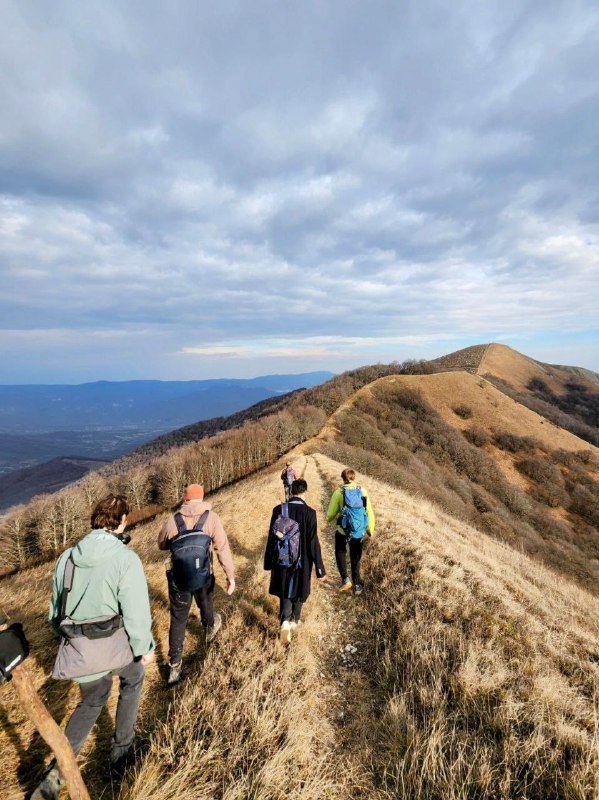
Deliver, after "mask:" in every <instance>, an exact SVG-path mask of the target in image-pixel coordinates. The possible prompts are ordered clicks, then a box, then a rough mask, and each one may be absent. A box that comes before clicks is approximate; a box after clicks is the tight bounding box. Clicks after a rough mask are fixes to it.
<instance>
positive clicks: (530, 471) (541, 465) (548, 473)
mask: <svg viewBox="0 0 599 800" xmlns="http://www.w3.org/2000/svg"><path fill="white" fill-rule="evenodd" d="M516 468H517V469H518V470H519V471H520V472H521V473H522V474H523V475H526V477H527V478H530V479H531V480H532V481H535V482H536V483H541V482H542V483H555V484H557V485H558V486H563V483H564V479H563V478H562V474H561V472H560V471H559V469H558V468H557V467H556V466H555V464H552V463H551V461H548V460H547V459H546V458H541V457H540V456H535V457H533V458H525V459H524V460H522V461H518V462H517V464H516Z"/></svg>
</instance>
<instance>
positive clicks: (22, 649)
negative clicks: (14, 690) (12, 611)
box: [0, 622, 29, 684]
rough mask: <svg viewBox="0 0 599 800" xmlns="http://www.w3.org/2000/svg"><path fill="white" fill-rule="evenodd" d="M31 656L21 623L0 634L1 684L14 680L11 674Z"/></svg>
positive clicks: (14, 624) (16, 623)
mask: <svg viewBox="0 0 599 800" xmlns="http://www.w3.org/2000/svg"><path fill="white" fill-rule="evenodd" d="M28 655H29V642H28V641H27V639H26V638H25V632H24V630H23V626H22V625H21V623H20V622H14V623H13V624H12V625H11V626H10V627H9V628H7V629H6V630H5V631H2V632H1V633H0V684H2V683H6V681H9V680H10V679H11V678H12V675H11V672H12V671H13V669H14V668H15V667H18V666H19V664H20V663H21V662H22V661H25V659H26V658H27V656H28Z"/></svg>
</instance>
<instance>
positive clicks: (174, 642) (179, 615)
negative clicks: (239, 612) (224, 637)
mask: <svg viewBox="0 0 599 800" xmlns="http://www.w3.org/2000/svg"><path fill="white" fill-rule="evenodd" d="M166 577H167V579H168V599H169V605H170V612H171V624H170V628H169V631H168V660H169V663H171V664H178V663H179V662H180V661H181V657H182V655H183V642H184V640H185V626H186V625H187V618H188V617H189V611H190V609H191V603H192V601H193V600H195V601H196V605H197V607H198V608H199V609H200V617H201V619H202V625H203V626H204V628H211V627H212V626H213V625H214V600H213V593H214V575H212V576H211V579H210V583H209V584H208V586H204V587H203V588H202V589H197V590H196V591H195V592H182V591H181V590H180V589H178V588H177V586H176V584H175V583H174V581H173V576H172V573H171V571H170V570H169V571H168V572H167V573H166Z"/></svg>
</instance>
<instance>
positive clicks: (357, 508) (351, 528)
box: [339, 486, 368, 539]
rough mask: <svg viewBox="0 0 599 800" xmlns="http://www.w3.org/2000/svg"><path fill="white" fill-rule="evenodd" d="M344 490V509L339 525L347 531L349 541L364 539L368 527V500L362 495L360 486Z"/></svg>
mask: <svg viewBox="0 0 599 800" xmlns="http://www.w3.org/2000/svg"><path fill="white" fill-rule="evenodd" d="M342 490H343V509H342V511H341V516H340V517H339V524H340V525H341V527H342V528H343V530H344V531H345V535H346V536H347V538H348V539H363V538H364V536H365V535H366V528H367V527H368V514H367V512H366V498H365V497H364V496H363V495H362V489H361V488H360V487H359V486H354V487H351V488H349V489H348V488H347V487H345V486H343V487H342Z"/></svg>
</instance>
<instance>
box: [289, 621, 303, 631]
mask: <svg viewBox="0 0 599 800" xmlns="http://www.w3.org/2000/svg"><path fill="white" fill-rule="evenodd" d="M289 624H290V625H291V630H292V631H297V630H298V629H299V628H301V627H302V621H301V619H297V620H295V619H292V620H291V622H290V623H289Z"/></svg>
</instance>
